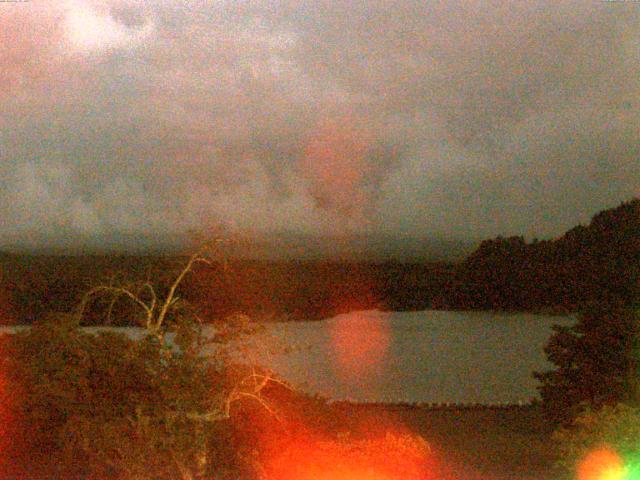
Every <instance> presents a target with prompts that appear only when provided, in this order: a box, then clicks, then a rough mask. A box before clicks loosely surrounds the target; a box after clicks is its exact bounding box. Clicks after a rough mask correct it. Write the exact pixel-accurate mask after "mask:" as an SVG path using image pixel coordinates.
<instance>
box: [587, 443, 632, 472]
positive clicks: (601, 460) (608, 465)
mask: <svg viewBox="0 0 640 480" xmlns="http://www.w3.org/2000/svg"><path fill="white" fill-rule="evenodd" d="M577 473H578V478H577V480H623V479H624V478H625V475H626V472H625V468H624V464H623V461H622V458H621V457H620V455H618V453H616V452H615V451H614V450H612V449H611V448H609V447H606V446H605V447H601V448H598V449H597V450H593V451H591V452H589V453H588V454H587V456H586V457H585V458H584V459H583V460H582V461H581V462H580V464H579V465H578V470H577Z"/></svg>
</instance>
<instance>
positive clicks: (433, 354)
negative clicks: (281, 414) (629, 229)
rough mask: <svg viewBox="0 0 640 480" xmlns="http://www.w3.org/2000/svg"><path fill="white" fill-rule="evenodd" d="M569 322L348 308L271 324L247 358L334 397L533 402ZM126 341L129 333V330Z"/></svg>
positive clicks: (254, 342)
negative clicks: (554, 343)
mask: <svg viewBox="0 0 640 480" xmlns="http://www.w3.org/2000/svg"><path fill="white" fill-rule="evenodd" d="M573 322H574V319H573V318H571V317H563V316H543V315H533V314H504V313H491V312H448V311H432V310H431V311H422V312H392V313H386V312H385V313H383V312H378V311H368V312H353V313H350V314H346V315H339V316H337V317H334V318H331V319H328V320H323V321H314V322H295V323H273V324H269V325H268V326H267V327H266V331H265V332H264V333H261V334H259V335H256V336H255V337H253V338H252V339H251V342H250V344H251V346H250V348H249V353H248V357H250V358H251V359H252V360H257V361H258V362H259V363H262V364H264V365H266V366H268V367H270V368H272V369H273V370H275V371H276V372H278V373H279V374H280V375H281V376H282V377H283V378H285V379H287V380H288V381H289V382H290V383H291V384H292V385H294V386H296V387H298V388H301V389H303V390H305V391H307V392H309V393H312V394H319V395H322V396H325V397H327V398H330V399H334V400H341V399H351V400H357V401H375V402H382V401H384V402H411V403H413V402H429V403H482V404H496V403H519V402H528V401H529V400H531V399H532V398H534V397H537V396H538V394H537V391H536V384H537V382H536V380H535V379H534V378H533V377H532V372H533V371H543V370H548V369H551V368H553V367H552V365H551V364H549V363H548V362H547V360H546V357H545V355H544V351H543V347H544V345H545V344H546V342H547V340H548V339H549V336H550V335H551V334H552V330H551V327H552V325H553V324H562V325H569V324H571V323H573ZM127 330H128V332H129V333H130V334H131V335H135V334H136V332H135V331H134V330H133V329H127Z"/></svg>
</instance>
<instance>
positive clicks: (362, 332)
mask: <svg viewBox="0 0 640 480" xmlns="http://www.w3.org/2000/svg"><path fill="white" fill-rule="evenodd" d="M329 329H330V330H329V334H330V337H331V348H332V350H333V353H334V354H335V360H336V362H335V368H336V371H337V373H338V375H339V377H340V378H342V379H343V380H344V381H348V382H354V381H358V382H364V383H367V382H368V381H369V380H370V377H371V376H372V375H374V374H375V373H376V372H377V371H379V369H381V368H383V367H384V364H383V360H384V358H385V355H386V352H387V350H388V348H389V342H390V340H389V338H390V329H389V322H388V320H387V318H386V315H384V314H382V313H378V312H377V313H372V312H353V313H349V314H345V315H340V316H338V317H336V318H335V319H334V320H333V323H332V324H331V325H330V327H329Z"/></svg>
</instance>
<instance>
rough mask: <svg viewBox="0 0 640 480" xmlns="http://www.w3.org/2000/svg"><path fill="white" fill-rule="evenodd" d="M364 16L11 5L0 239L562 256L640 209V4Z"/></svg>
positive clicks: (221, 5)
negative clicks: (385, 237) (284, 243)
mask: <svg viewBox="0 0 640 480" xmlns="http://www.w3.org/2000/svg"><path fill="white" fill-rule="evenodd" d="M353 3H354V2H346V1H345V2H339V1H333V2H328V1H325V2H322V1H314V2H304V1H293V0H291V1H288V2H267V1H264V2H255V3H253V2H235V1H234V2H226V1H219V2H214V3H211V2H189V3H184V2H141V1H136V0H110V1H108V2H88V1H85V2H79V1H69V2H62V3H56V4H49V3H47V4H45V3H40V2H37V1H34V2H29V3H28V4H2V6H1V7H0V9H2V11H1V12H0V13H2V16H0V39H1V41H2V46H3V50H2V51H0V62H1V64H2V70H1V71H0V78H2V83H3V86H4V88H3V91H2V92H0V106H1V107H2V108H1V109H0V144H1V147H2V148H0V162H1V164H0V182H2V184H3V185H2V191H1V192H0V197H1V198H0V201H1V203H0V215H1V216H2V218H3V224H4V229H3V232H4V233H3V236H4V238H11V239H16V238H18V239H19V238H26V237H29V238H31V240H30V241H32V242H35V243H38V242H46V241H47V239H48V238H51V237H52V236H55V235H60V234H61V232H63V234H64V235H65V236H69V237H73V235H79V236H81V235H94V236H95V235H112V234H114V232H127V233H143V234H149V235H154V234H159V233H162V232H168V233H180V232H184V231H187V230H190V229H193V228H198V227H200V226H210V225H214V224H216V223H218V222H222V223H227V224H230V225H232V226H237V227H240V228H257V229H258V230H283V229H286V230H294V231H296V230H297V231H302V232H311V233H344V232H349V231H362V230H363V229H364V230H366V231H383V232H386V233H402V234H412V235H429V234H437V235H443V234H444V235H465V236H473V237H481V236H486V235H496V234H515V233H522V234H527V235H537V236H549V235H557V234H559V233H561V232H562V230H563V229H565V228H568V227H570V226H572V225H574V224H575V223H578V222H584V221H586V220H588V218H589V216H590V215H591V214H592V213H595V211H597V210H599V209H601V208H605V207H609V206H612V205H615V204H617V203H618V202H620V201H621V200H624V199H627V198H629V197H631V196H633V195H637V194H638V187H640V173H639V170H638V169H637V168H636V163H637V160H638V153H639V152H638V146H637V145H640V143H639V140H640V128H639V127H640V118H639V117H640V115H639V113H638V111H639V110H638V109H639V107H640V105H639V104H638V98H639V94H640V29H639V28H638V26H639V25H640V7H638V6H637V5H636V4H633V3H623V2H592V3H589V2H582V1H581V2H569V1H563V2H553V3H549V2H521V3H513V2H509V3H508V4H506V3H505V2H486V1H483V2H473V1H465V2H453V1H451V2H431V3H428V4H425V2H409V1H406V2H386V1H377V2H367V3H366V4H365V3H363V4H362V5H360V4H359V2H355V3H358V5H353ZM34 32H40V33H39V34H38V35H34Z"/></svg>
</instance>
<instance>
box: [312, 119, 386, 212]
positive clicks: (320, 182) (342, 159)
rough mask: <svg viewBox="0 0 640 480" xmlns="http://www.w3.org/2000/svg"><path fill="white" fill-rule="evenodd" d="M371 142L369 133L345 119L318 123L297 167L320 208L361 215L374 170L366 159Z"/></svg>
mask: <svg viewBox="0 0 640 480" xmlns="http://www.w3.org/2000/svg"><path fill="white" fill-rule="evenodd" d="M371 144H372V139H371V135H370V134H369V133H368V132H366V131H365V129H363V128H357V127H355V125H354V124H353V122H352V121H350V120H349V119H348V118H342V119H335V120H333V121H327V122H322V123H321V124H320V125H318V127H317V129H316V132H315V134H314V135H313V136H311V138H310V139H309V141H308V142H307V144H306V146H305V149H304V155H303V158H302V160H301V163H300V168H301V172H302V173H303V175H304V176H305V177H306V178H307V179H308V180H309V181H310V187H311V194H312V195H313V197H314V199H315V200H316V201H317V202H318V203H319V204H320V205H321V206H322V207H324V208H327V209H329V210H334V211H337V212H339V213H341V214H345V215H349V216H355V217H360V216H362V214H363V212H364V210H365V207H366V205H367V203H369V201H370V198H368V197H369V193H367V192H366V188H365V187H366V185H367V180H368V179H369V178H370V177H371V176H372V174H373V172H374V165H373V164H372V162H370V161H369V160H368V154H369V151H370V149H371Z"/></svg>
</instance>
